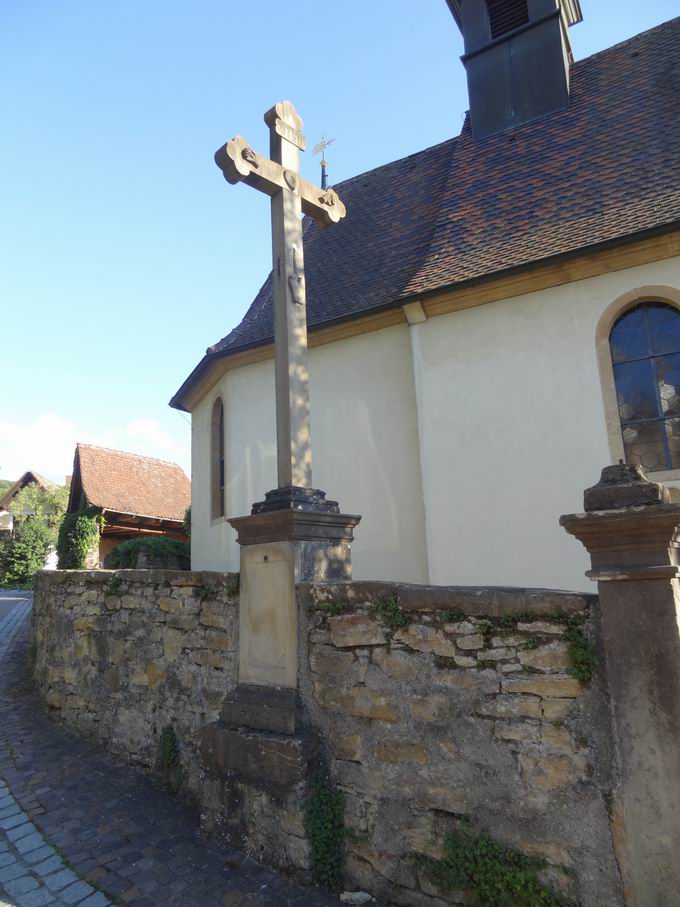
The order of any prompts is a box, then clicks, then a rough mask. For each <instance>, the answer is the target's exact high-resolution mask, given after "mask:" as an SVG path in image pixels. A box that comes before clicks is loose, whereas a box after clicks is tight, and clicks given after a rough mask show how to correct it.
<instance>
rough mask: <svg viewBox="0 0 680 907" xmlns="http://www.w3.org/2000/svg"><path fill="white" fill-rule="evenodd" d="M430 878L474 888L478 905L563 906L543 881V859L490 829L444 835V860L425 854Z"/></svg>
mask: <svg viewBox="0 0 680 907" xmlns="http://www.w3.org/2000/svg"><path fill="white" fill-rule="evenodd" d="M423 865H424V867H425V870H426V872H427V875H428V876H429V877H430V879H431V880H432V881H433V882H434V883H435V884H436V885H437V886H439V887H440V888H441V889H442V890H449V891H459V890H461V889H463V890H467V891H472V892H474V895H475V904H476V905H477V907H517V905H522V907H562V905H563V903H564V902H563V901H562V900H560V899H559V898H558V897H557V896H556V895H555V894H554V893H553V892H552V891H550V890H549V889H548V888H546V887H545V886H544V885H542V884H541V883H540V882H539V880H538V877H537V872H538V871H539V870H540V869H541V868H542V867H543V866H544V865H545V864H544V863H543V861H541V860H537V859H533V858H531V857H527V856H525V855H524V854H521V853H518V852H517V851H515V850H511V849H510V848H507V847H504V846H503V845H502V844H499V843H498V841H495V840H494V839H493V838H492V837H491V835H490V834H489V833H488V832H484V831H483V832H480V833H476V832H474V831H472V830H471V829H466V828H461V829H459V830H458V831H455V832H450V833H449V834H447V835H446V838H445V839H444V856H443V858H442V859H441V860H431V859H429V858H423Z"/></svg>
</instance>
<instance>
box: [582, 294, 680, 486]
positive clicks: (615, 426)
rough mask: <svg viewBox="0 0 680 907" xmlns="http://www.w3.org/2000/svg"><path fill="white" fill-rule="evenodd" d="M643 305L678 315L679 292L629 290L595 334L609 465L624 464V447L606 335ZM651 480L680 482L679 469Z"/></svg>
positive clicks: (654, 475)
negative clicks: (658, 306) (664, 307)
mask: <svg viewBox="0 0 680 907" xmlns="http://www.w3.org/2000/svg"><path fill="white" fill-rule="evenodd" d="M645 302H659V303H663V304H665V305H669V306H671V307H672V308H674V309H676V311H677V312H678V313H679V314H680V290H678V289H676V288H675V287H668V286H644V287H637V288H636V289H634V290H629V291H628V292H627V293H623V294H622V295H621V296H618V297H617V298H616V299H615V300H614V301H613V302H612V303H610V305H609V306H607V308H606V309H605V310H604V312H603V313H602V315H601V317H600V320H599V321H598V323H597V328H596V332H595V345H596V350H597V365H598V369H599V373H600V388H601V390H602V401H603V404H604V415H605V426H606V429H607V438H608V441H609V452H610V454H611V458H612V463H618V462H619V461H623V462H624V463H625V462H626V452H625V448H624V444H623V431H622V428H621V419H620V416H619V403H618V398H617V394H616V382H615V380H614V363H613V362H612V356H611V349H610V346H609V336H610V334H611V332H612V328H613V327H614V325H615V324H616V322H617V321H618V320H619V318H621V316H622V315H625V314H626V312H629V311H630V310H631V309H634V308H636V306H639V305H643V304H644V303H645ZM648 474H649V476H650V477H652V478H653V479H654V481H658V482H664V481H676V480H680V469H664V470H658V471H655V472H651V471H650V472H649V473H648Z"/></svg>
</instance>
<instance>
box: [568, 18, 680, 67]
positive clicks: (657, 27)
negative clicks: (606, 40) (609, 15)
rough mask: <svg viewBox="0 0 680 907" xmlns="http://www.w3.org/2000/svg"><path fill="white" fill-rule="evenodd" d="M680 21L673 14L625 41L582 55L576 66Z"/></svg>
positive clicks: (576, 61)
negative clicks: (585, 55)
mask: <svg viewBox="0 0 680 907" xmlns="http://www.w3.org/2000/svg"><path fill="white" fill-rule="evenodd" d="M676 21H678V22H680V16H671V18H670V19H666V21H665V22H659V23H658V25H652V27H651V28H647V29H645V31H641V32H638V33H637V34H636V35H631V36H630V38H624V39H623V41H619V42H618V43H617V44H611V45H610V46H609V47H603V48H602V50H596V51H595V53H592V54H589V55H588V56H587V57H582V58H581V59H580V60H574V63H573V65H574V66H581V65H582V64H584V63H588V62H589V61H590V60H594V59H595V58H596V57H602V56H604V55H605V54H609V53H612V52H613V51H615V50H620V49H621V48H622V47H625V46H626V45H627V44H633V42H635V41H639V40H640V39H643V38H646V37H648V36H649V35H651V34H652V32H655V31H658V30H660V29H662V28H667V27H668V26H669V25H670V24H671V22H676Z"/></svg>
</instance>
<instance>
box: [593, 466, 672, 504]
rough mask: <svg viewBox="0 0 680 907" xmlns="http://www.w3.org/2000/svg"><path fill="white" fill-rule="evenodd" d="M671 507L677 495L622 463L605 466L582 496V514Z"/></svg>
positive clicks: (638, 469) (638, 468)
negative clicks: (634, 508)
mask: <svg viewBox="0 0 680 907" xmlns="http://www.w3.org/2000/svg"><path fill="white" fill-rule="evenodd" d="M672 503H680V494H678V493H677V492H675V489H670V488H667V487H666V486H665V485H661V484H659V483H658V482H650V480H649V479H648V478H647V476H646V475H645V472H644V470H643V469H642V468H641V467H640V466H631V465H629V464H626V463H619V464H618V465H616V466H605V468H604V469H603V470H602V475H601V476H600V481H599V482H598V483H597V484H596V485H593V487H592V488H586V490H585V491H584V493H583V509H584V510H585V512H586V513H592V512H593V511H600V510H623V509H624V508H626V507H647V506H654V505H659V504H672Z"/></svg>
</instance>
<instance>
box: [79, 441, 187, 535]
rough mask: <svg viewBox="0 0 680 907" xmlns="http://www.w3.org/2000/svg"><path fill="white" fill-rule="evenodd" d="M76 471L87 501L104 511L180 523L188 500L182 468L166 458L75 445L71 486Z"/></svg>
mask: <svg viewBox="0 0 680 907" xmlns="http://www.w3.org/2000/svg"><path fill="white" fill-rule="evenodd" d="M78 474H79V476H80V482H81V487H82V491H83V494H84V495H85V498H86V499H87V502H88V504H90V505H92V506H94V507H101V508H102V509H103V510H113V511H115V512H117V513H129V514H134V515H136V516H145V517H154V518H157V519H163V520H178V521H180V522H181V521H182V520H183V519H184V512H185V510H186V509H187V507H188V506H189V504H190V503H191V482H190V481H189V479H188V478H187V476H186V475H185V473H184V470H183V469H182V468H181V467H180V466H178V465H177V464H176V463H168V462H166V461H165V460H155V459H153V458H152V457H142V456H140V455H139V454H132V453H124V452H123V451H121V450H109V449H108V448H106V447H93V446H91V445H89V444H78V446H77V448H76V456H75V464H74V482H73V485H72V487H75V486H76V484H77V483H76V481H75V479H76V476H77V475H78Z"/></svg>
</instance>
